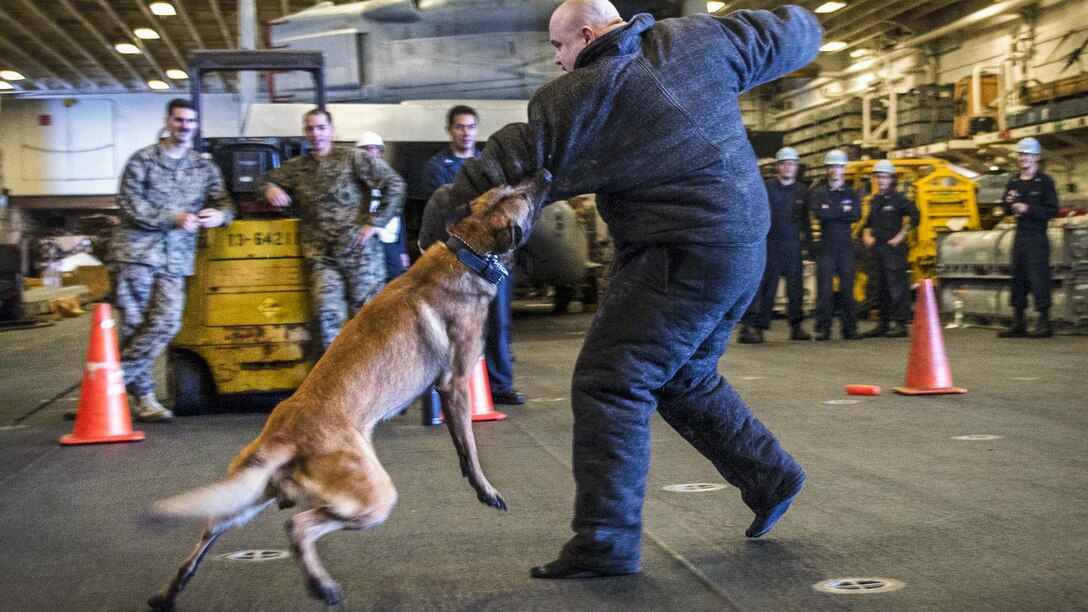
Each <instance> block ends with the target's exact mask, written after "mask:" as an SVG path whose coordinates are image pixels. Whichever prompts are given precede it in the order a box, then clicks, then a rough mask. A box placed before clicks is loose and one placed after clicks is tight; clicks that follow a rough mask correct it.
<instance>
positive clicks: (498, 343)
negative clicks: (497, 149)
mask: <svg viewBox="0 0 1088 612" xmlns="http://www.w3.org/2000/svg"><path fill="white" fill-rule="evenodd" d="M480 155H481V153H480V151H476V153H475V157H479V156H480ZM465 159H467V158H464V157H457V156H456V155H454V154H453V150H452V149H450V148H449V147H448V146H447V147H446V148H445V149H443V150H441V151H439V152H438V153H435V154H434V155H433V156H431V158H430V159H428V160H427V163H426V165H425V166H424V167H423V181H424V185H426V187H427V193H428V195H429V194H432V193H434V190H435V189H438V188H439V187H441V186H442V185H446V184H448V183H452V182H453V179H454V178H455V177H456V176H457V171H458V170H460V169H461V166H462V165H463V164H464V163H465ZM436 234H439V235H436V236H434V239H435V240H442V241H443V242H444V241H445V240H447V239H448V238H449V236H446V235H445V234H446V232H445V228H442V231H441V232H436ZM423 237H424V234H420V238H421V240H420V242H421V243H422V242H423V240H422V238H423ZM420 246H421V247H422V248H424V249H426V248H427V247H428V246H430V245H429V244H421V245H420ZM515 283H516V281H515V280H514V270H513V269H511V270H510V276H508V277H506V278H505V279H503V280H502V281H500V282H499V285H498V291H497V292H496V293H495V299H493V300H491V303H490V304H488V305H487V329H486V330H485V331H484V361H485V362H487V379H488V383H489V384H490V386H491V393H493V394H494V393H497V392H500V391H510V390H512V389H513V388H514V358H513V355H511V354H510V308H511V306H512V305H513V303H514V284H515Z"/></svg>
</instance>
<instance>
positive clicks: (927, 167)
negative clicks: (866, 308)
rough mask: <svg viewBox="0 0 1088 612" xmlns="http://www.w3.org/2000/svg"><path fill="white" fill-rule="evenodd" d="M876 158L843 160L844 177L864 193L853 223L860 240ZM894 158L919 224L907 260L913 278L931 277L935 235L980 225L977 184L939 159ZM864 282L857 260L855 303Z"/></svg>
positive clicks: (899, 186)
mask: <svg viewBox="0 0 1088 612" xmlns="http://www.w3.org/2000/svg"><path fill="white" fill-rule="evenodd" d="M875 164H876V160H866V161H858V162H850V163H849V164H847V166H846V180H847V181H849V182H850V184H851V185H852V186H853V187H854V189H855V190H856V191H857V192H858V194H859V195H861V196H862V201H861V221H859V222H858V223H856V224H855V225H854V239H855V241H856V242H858V243H859V244H860V241H861V233H862V226H863V225H864V224H865V219H866V218H868V216H869V202H870V201H871V200H872V196H873V194H874V193H876V181H875V180H871V177H872V173H873V166H874V165H875ZM892 164H894V165H895V178H896V189H898V190H899V191H900V192H901V193H903V195H905V196H906V197H907V199H909V200H910V201H912V202H914V204H915V206H917V207H918V213H919V215H918V227H917V228H915V229H914V230H913V231H912V232H911V233H910V236H909V237H908V238H907V241H908V245H909V246H910V251H909V252H908V255H907V260H908V262H909V264H910V279H911V283H912V284H913V283H916V282H918V281H919V280H921V279H923V278H933V277H934V275H935V270H934V268H935V266H936V264H937V238H938V236H940V235H941V234H945V233H948V232H958V231H965V230H977V229H981V227H982V226H981V223H980V221H979V214H978V203H977V201H976V200H975V190H976V189H977V185H976V184H975V182H974V181H972V180H971V179H969V178H967V177H966V176H964V175H962V174H960V173H958V172H956V171H955V169H954V168H953V166H952V165H951V164H950V163H948V162H947V161H945V160H942V159H930V158H923V159H897V160H892ZM867 282H868V274H866V273H865V271H864V265H859V266H858V273H857V277H856V279H855V282H854V298H855V299H856V300H857V302H858V303H859V304H862V303H863V302H864V300H865V286H866V283H867Z"/></svg>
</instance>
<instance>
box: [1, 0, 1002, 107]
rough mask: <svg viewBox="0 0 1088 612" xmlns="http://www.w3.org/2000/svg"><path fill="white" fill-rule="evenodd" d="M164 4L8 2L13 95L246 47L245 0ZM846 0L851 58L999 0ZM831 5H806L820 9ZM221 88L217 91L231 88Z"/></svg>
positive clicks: (278, 9)
mask: <svg viewBox="0 0 1088 612" xmlns="http://www.w3.org/2000/svg"><path fill="white" fill-rule="evenodd" d="M154 1H155V0H49V1H48V2H42V1H40V0H3V2H0V27H2V28H3V30H4V36H2V37H0V70H14V71H16V72H18V73H21V74H22V75H23V76H25V77H26V78H25V79H23V80H16V81H10V82H11V84H12V86H13V87H14V89H13V90H10V91H7V92H6V93H5V95H8V96H11V95H14V96H41V95H64V94H76V93H80V94H88V93H115V92H146V91H150V88H149V85H148V81H151V80H159V81H162V82H164V83H166V84H167V85H168V86H169V88H170V89H175V90H179V91H183V90H185V89H186V88H187V86H188V85H187V83H186V82H185V80H184V79H175V78H170V77H169V76H167V74H166V71H167V70H170V69H182V70H185V69H186V67H187V65H188V57H189V55H190V54H191V53H192V52H193V51H196V50H201V49H231V48H237V41H238V2H237V0H168V2H169V3H170V4H172V5H173V6H174V7H175V9H176V13H177V14H176V15H174V16H158V15H155V14H153V12H152V10H151V9H150V8H149V5H150V4H152V3H153V2H154ZM526 1H532V0H526ZM678 1H680V0H678ZM844 1H845V2H847V6H846V7H845V8H843V9H841V10H838V11H836V12H833V13H827V14H823V15H821V16H820V18H821V20H822V21H823V23H824V25H825V27H826V28H827V37H826V38H827V40H842V41H844V42H846V43H847V44H848V45H849V47H847V49H845V50H844V51H842V52H839V53H838V54H837V55H839V56H841V57H842V58H843V59H845V58H846V57H848V54H849V51H850V50H852V49H855V48H873V49H879V48H886V47H890V46H893V45H895V44H896V43H897V42H899V41H902V40H904V39H909V38H912V37H915V36H918V35H920V34H924V33H925V32H926V31H928V30H932V29H933V28H936V27H939V26H940V25H943V24H946V23H950V22H952V21H954V20H955V19H957V18H959V17H961V16H962V15H965V14H967V13H970V12H971V11H973V10H977V9H978V8H980V7H982V6H985V5H987V4H988V3H989V1H990V0H968V1H966V2H964V1H963V0H906V1H903V2H888V1H887V0H853V1H851V0H844ZM254 2H255V4H256V11H257V15H256V17H257V21H258V23H260V24H263V23H265V22H267V21H270V20H274V19H276V18H278V17H280V16H283V15H286V14H290V13H294V12H297V11H300V10H303V9H305V8H307V7H310V6H313V5H314V4H316V3H315V2H314V1H313V0H254ZM781 2H782V0H756V1H755V2H750V1H746V2H743V3H741V2H730V3H727V4H726V7H725V9H723V11H730V10H734V9H736V8H770V7H773V6H776V5H778V4H780V3H781ZM823 2H824V0H802V1H801V2H798V3H799V4H802V5H804V6H807V7H808V8H810V9H815V8H816V7H818V6H819V5H821V4H823ZM338 4H343V2H338ZM136 28H151V29H153V30H155V31H156V32H158V33H159V35H160V37H161V38H160V39H158V40H141V39H139V38H137V37H136V36H135V34H134V33H133V31H134V30H135V29H136ZM258 37H259V39H260V37H261V33H260V32H259V33H258ZM122 42H125V43H131V44H133V45H136V47H137V48H139V49H140V50H141V51H142V53H140V54H138V55H123V54H121V53H119V52H118V51H117V50H116V49H115V48H114V45H115V44H117V43H122ZM261 45H262V41H260V40H258V46H261ZM828 55H832V54H825V56H828ZM827 60H832V61H833V60H834V58H833V57H824V58H821V63H825V62H826V61H827ZM211 85H212V89H216V88H220V89H221V88H222V87H224V86H225V85H224V84H223V83H212V84H211Z"/></svg>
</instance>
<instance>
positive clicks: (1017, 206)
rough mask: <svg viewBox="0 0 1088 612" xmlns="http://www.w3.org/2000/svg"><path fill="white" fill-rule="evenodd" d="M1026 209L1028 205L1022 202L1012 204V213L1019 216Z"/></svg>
mask: <svg viewBox="0 0 1088 612" xmlns="http://www.w3.org/2000/svg"><path fill="white" fill-rule="evenodd" d="M1027 211H1028V205H1027V204H1024V203H1023V202H1016V203H1014V204H1013V205H1012V214H1014V215H1016V216H1017V217H1019V216H1020V215H1022V214H1024V213H1026V212H1027Z"/></svg>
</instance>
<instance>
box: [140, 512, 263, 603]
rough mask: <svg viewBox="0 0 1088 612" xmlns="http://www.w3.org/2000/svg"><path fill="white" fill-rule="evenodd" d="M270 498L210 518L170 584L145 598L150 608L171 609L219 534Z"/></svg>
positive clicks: (241, 521) (244, 518)
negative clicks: (242, 508) (227, 513)
mask: <svg viewBox="0 0 1088 612" xmlns="http://www.w3.org/2000/svg"><path fill="white" fill-rule="evenodd" d="M271 501H272V500H271V499H266V500H262V501H261V502H259V503H257V504H254V505H253V506H250V507H249V508H246V509H245V510H243V511H242V512H240V513H238V514H236V515H234V516H231V517H228V518H219V519H211V520H209V521H208V525H207V527H205V528H204V533H203V534H201V536H200V541H199V542H197V544H196V548H195V549H193V552H192V554H191V555H189V557H188V558H187V559H185V561H183V562H182V564H181V567H179V568H178V572H177V574H175V575H174V579H173V580H171V581H170V584H168V585H166V587H165V588H164V589H163V590H162V591H159V592H158V593H156V594H155V595H152V596H151V598H150V599H148V600H147V605H149V606H151V609H152V610H156V611H159V610H173V609H174V604H175V603H177V599H178V595H180V594H181V591H182V590H183V589H184V588H185V585H186V584H188V582H189V579H190V578H192V577H193V574H195V573H196V570H197V568H198V567H199V566H200V562H201V561H203V560H204V555H206V554H208V550H210V549H211V547H212V544H215V541H216V540H218V539H219V536H221V535H223V534H224V533H225V532H226V531H227V530H228V529H230V528H231V527H234V526H236V525H241V524H242V523H245V522H247V521H249V519H251V518H253V516H254V515H256V514H257V513H258V512H260V511H261V510H263V509H264V508H265V506H267V505H268V504H269V503H270V502H271Z"/></svg>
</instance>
